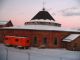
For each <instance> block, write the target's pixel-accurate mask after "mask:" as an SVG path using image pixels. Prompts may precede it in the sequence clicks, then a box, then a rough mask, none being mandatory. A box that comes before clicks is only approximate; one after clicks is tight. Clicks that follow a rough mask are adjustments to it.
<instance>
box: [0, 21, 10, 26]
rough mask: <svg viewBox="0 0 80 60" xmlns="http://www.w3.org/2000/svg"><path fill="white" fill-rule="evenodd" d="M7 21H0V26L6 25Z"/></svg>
mask: <svg viewBox="0 0 80 60" xmlns="http://www.w3.org/2000/svg"><path fill="white" fill-rule="evenodd" d="M8 22H9V21H0V25H5V24H7V23H8Z"/></svg>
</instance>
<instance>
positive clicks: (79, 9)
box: [0, 0, 80, 28]
mask: <svg viewBox="0 0 80 60" xmlns="http://www.w3.org/2000/svg"><path fill="white" fill-rule="evenodd" d="M44 1H45V5H44V6H45V9H46V10H47V11H48V12H49V13H50V14H51V15H52V16H53V18H54V19H55V20H56V22H58V23H61V24H62V26H63V27H67V28H80V0H44ZM42 8H43V0H0V20H11V21H12V22H13V24H14V25H20V26H21V25H24V22H27V21H30V20H31V18H32V17H33V16H34V15H35V14H37V13H38V12H39V11H41V10H42Z"/></svg>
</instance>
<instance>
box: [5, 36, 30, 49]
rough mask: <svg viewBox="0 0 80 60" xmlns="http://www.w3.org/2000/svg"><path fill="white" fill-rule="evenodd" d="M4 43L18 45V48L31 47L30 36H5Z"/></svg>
mask: <svg viewBox="0 0 80 60" xmlns="http://www.w3.org/2000/svg"><path fill="white" fill-rule="evenodd" d="M4 44H5V45H7V46H16V47H18V48H29V47H30V45H31V42H30V38H28V37H17V36H5V40H4Z"/></svg>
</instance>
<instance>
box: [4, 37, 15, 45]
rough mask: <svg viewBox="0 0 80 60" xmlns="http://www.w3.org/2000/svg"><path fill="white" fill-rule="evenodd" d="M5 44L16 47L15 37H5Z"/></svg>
mask: <svg viewBox="0 0 80 60" xmlns="http://www.w3.org/2000/svg"><path fill="white" fill-rule="evenodd" d="M4 44H5V45H7V46H14V45H15V37H14V36H5V40H4Z"/></svg>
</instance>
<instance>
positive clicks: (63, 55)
mask: <svg viewBox="0 0 80 60" xmlns="http://www.w3.org/2000/svg"><path fill="white" fill-rule="evenodd" d="M0 60H80V51H68V50H65V49H38V48H32V47H31V48H30V49H17V48H13V47H5V46H4V45H3V44H0Z"/></svg>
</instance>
